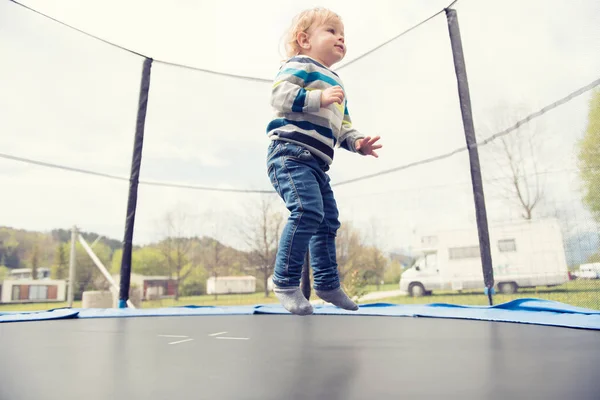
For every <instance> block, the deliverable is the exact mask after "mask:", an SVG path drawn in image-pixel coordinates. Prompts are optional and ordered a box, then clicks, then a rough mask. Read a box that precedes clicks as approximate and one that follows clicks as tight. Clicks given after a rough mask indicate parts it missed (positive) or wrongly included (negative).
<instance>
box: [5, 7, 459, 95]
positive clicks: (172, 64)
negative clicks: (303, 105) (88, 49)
mask: <svg viewBox="0 0 600 400" xmlns="http://www.w3.org/2000/svg"><path fill="white" fill-rule="evenodd" d="M8 1H10V2H12V3H14V4H16V5H19V6H21V7H23V8H25V9H27V10H29V11H32V12H34V13H36V14H38V15H41V16H43V17H45V18H48V19H50V20H52V21H54V22H57V23H59V24H61V25H63V26H65V27H67V28H70V29H73V30H75V31H77V32H79V33H82V34H84V35H86V36H89V37H91V38H93V39H96V40H99V41H101V42H104V43H106V44H108V45H110V46H113V47H116V48H118V49H121V50H125V51H127V52H129V53H132V54H135V55H137V56H140V57H144V58H153V57H149V56H146V55H144V54H142V53H139V52H137V51H134V50H131V49H128V48H126V47H123V46H121V45H118V44H116V43H113V42H110V41H108V40H105V39H102V38H101V37H99V36H96V35H92V34H91V33H88V32H85V31H83V30H81V29H78V28H75V27H74V26H72V25H69V24H67V23H65V22H62V21H60V20H58V19H56V18H53V17H51V16H49V15H47V14H44V13H42V12H40V11H38V10H35V9H33V8H31V7H29V6H26V5H24V4H22V3H20V2H18V1H16V0H8ZM457 1H458V0H454V1H453V2H452V3H450V4H449V5H448V6H447V7H445V8H443V9H442V10H440V11H438V12H436V13H435V14H433V15H431V16H430V17H428V18H426V19H424V20H422V21H421V22H419V23H417V24H416V25H413V26H412V27H410V28H408V29H407V30H405V31H403V32H401V33H399V34H398V35H396V36H394V37H393V38H391V39H389V40H387V41H385V42H384V43H382V44H380V45H379V46H377V47H375V48H373V49H371V50H369V51H367V52H366V53H364V54H362V55H360V56H358V57H356V58H354V59H352V60H350V61H349V62H347V63H345V64H344V65H342V66H340V67H339V68H336V70H340V69H342V68H345V67H347V66H348V65H351V64H354V63H355V62H356V61H358V60H361V59H363V58H364V57H366V56H368V55H369V54H371V53H373V52H375V51H377V50H379V49H380V48H382V47H383V46H385V45H387V44H389V43H391V42H393V41H394V40H396V39H398V38H400V37H402V36H404V35H406V34H407V33H409V32H411V31H412V30H414V29H416V28H418V27H419V26H421V25H423V24H425V23H427V22H429V21H430V20H431V19H433V18H435V17H437V16H438V15H440V14H441V13H443V12H444V11H445V10H446V9H447V8H450V7H452V6H453V5H454V4H455V3H456V2H457ZM153 59H154V62H155V63H160V64H165V65H170V66H173V67H179V68H185V69H189V70H192V71H199V72H204V73H208V74H213V75H220V76H226V77H228V78H235V79H242V80H247V81H253V82H263V83H272V82H273V80H272V79H266V78H258V77H253V76H246V75H237V74H231V73H227V72H220V71H215V70H210V69H206V68H198V67H193V66H190V65H185V64H179V63H175V62H171V61H164V60H159V59H156V58H153Z"/></svg>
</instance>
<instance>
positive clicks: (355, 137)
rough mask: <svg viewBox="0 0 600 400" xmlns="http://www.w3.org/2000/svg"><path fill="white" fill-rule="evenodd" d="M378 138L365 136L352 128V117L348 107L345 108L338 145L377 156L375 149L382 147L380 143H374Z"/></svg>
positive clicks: (363, 153)
mask: <svg viewBox="0 0 600 400" xmlns="http://www.w3.org/2000/svg"><path fill="white" fill-rule="evenodd" d="M379 139H380V137H379V136H375V137H370V136H366V137H365V135H363V134H362V133H360V132H358V131H357V130H356V129H354V128H353V127H352V119H351V118H350V114H349V113H348V107H346V108H345V111H344V121H343V122H342V131H341V133H340V146H341V147H342V148H344V149H346V150H348V151H352V152H355V153H359V154H362V155H365V156H373V157H376V158H378V157H379V156H378V155H377V153H376V152H375V150H377V149H380V148H381V147H382V145H380V144H376V143H377V141H378V140H379Z"/></svg>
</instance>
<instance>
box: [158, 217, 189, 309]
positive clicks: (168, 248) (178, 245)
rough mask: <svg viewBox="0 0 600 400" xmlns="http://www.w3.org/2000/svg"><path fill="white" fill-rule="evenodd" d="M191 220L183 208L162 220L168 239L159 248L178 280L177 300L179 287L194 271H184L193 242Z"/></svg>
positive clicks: (171, 273)
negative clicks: (189, 234) (189, 226)
mask: <svg viewBox="0 0 600 400" xmlns="http://www.w3.org/2000/svg"><path fill="white" fill-rule="evenodd" d="M189 220H190V217H189V214H188V213H187V212H185V211H184V210H183V209H182V208H181V207H177V208H176V209H175V210H174V211H170V212H168V213H167V214H165V216H164V218H163V219H162V230H163V232H164V233H165V236H166V237H165V238H164V239H163V240H162V241H161V242H160V243H159V245H158V247H159V248H160V251H161V253H162V255H163V257H164V260H165V263H166V265H167V270H168V271H169V275H170V276H173V275H175V278H176V279H177V285H176V286H175V300H178V299H179V285H181V284H182V282H183V281H185V278H186V277H187V276H188V275H189V274H190V272H191V271H192V269H191V268H188V269H187V271H185V272H184V271H183V270H184V267H185V266H186V265H187V264H188V263H189V261H190V257H189V253H190V249H191V246H192V240H191V239H190V238H189V237H188V232H189V230H188V224H189Z"/></svg>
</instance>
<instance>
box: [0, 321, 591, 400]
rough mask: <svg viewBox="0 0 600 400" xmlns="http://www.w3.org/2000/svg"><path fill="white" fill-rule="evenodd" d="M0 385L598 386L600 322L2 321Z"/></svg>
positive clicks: (273, 392) (222, 395)
mask: <svg viewBox="0 0 600 400" xmlns="http://www.w3.org/2000/svg"><path fill="white" fill-rule="evenodd" d="M0 344H1V349H2V350H1V354H0V399H2V400H33V399H57V400H59V399H60V400H68V399H77V400H92V399H102V400H107V399H118V400H120V399H130V400H131V399H144V400H149V399H260V400H266V399H278V400H281V399H331V400H334V399H465V400H466V399H561V400H565V399H599V398H600V333H599V332H597V331H588V330H580V329H569V328H556V327H544V326H535V325H526V324H512V323H496V322H485V321H467V320H453V319H433V318H406V317H369V316H323V315H313V316H309V317H297V316H291V315H243V316H230V315H223V316H197V317H196V316H193V317H153V318H149V317H136V318H106V319H104V318H103V319H73V320H62V321H43V322H20V323H5V324H0Z"/></svg>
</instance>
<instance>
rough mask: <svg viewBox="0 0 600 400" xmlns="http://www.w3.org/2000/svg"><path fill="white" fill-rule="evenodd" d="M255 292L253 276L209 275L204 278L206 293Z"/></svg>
mask: <svg viewBox="0 0 600 400" xmlns="http://www.w3.org/2000/svg"><path fill="white" fill-rule="evenodd" d="M254 292H256V278H255V277H253V276H219V277H217V278H215V277H214V276H211V277H210V278H208V279H207V280H206V294H239V293H254Z"/></svg>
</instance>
